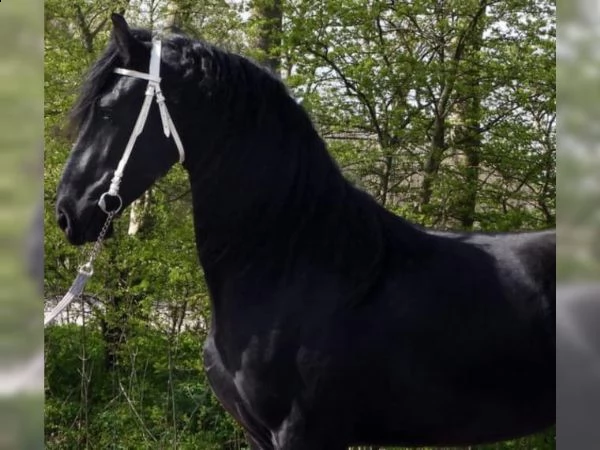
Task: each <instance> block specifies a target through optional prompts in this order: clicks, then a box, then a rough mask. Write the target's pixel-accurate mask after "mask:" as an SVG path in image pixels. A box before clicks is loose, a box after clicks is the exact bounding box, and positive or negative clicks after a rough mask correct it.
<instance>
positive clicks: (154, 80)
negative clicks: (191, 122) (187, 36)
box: [98, 39, 185, 214]
mask: <svg viewBox="0 0 600 450" xmlns="http://www.w3.org/2000/svg"><path fill="white" fill-rule="evenodd" d="M161 48H162V47H161V41H160V40H158V39H155V40H153V41H152V51H151V53H150V70H149V73H144V72H138V71H136V70H130V69H122V68H117V69H115V70H114V72H115V73H117V74H119V75H125V76H128V77H133V78H139V79H142V80H147V81H148V87H147V88H146V93H145V97H146V98H145V99H144V103H143V104H142V109H141V110H140V114H139V115H138V118H137V120H136V122H135V126H134V128H133V131H132V132H131V136H129V141H128V142H127V146H126V147H125V151H124V152H123V156H122V157H121V160H120V161H119V165H118V166H117V169H116V170H115V173H114V175H113V178H112V181H111V182H110V188H109V189H108V192H105V193H104V194H102V196H101V197H100V200H99V201H98V206H99V207H100V209H101V210H102V211H104V212H105V213H107V214H109V213H113V214H116V213H117V212H118V211H119V210H120V209H121V207H122V206H123V201H122V199H121V197H120V195H119V186H120V184H121V179H122V178H123V172H124V171H125V165H126V164H127V161H128V160H129V157H130V156H131V152H132V151H133V146H134V145H135V141H136V140H137V138H138V136H139V135H140V134H141V132H142V130H143V129H144V125H145V124H146V120H147V119H148V113H149V112H150V106H151V105H152V99H153V98H154V97H155V96H156V103H157V104H158V109H159V111H160V120H161V121H162V126H163V132H164V133H165V136H166V137H167V138H168V137H169V136H171V134H172V135H173V140H174V141H175V145H176V146H177V151H178V152H179V162H180V163H183V161H184V159H185V152H184V150H183V144H182V143H181V139H180V138H179V134H178V133H177V129H176V128H175V124H174V123H173V119H171V115H170V114H169V110H168V109H167V105H166V104H165V97H164V95H163V93H162V90H161V89H160V80H161V78H160V55H161ZM107 196H111V197H115V198H116V199H117V205H118V206H117V207H116V209H115V208H112V209H110V208H108V206H107V204H106V197H107Z"/></svg>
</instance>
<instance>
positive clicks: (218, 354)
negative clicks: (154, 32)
mask: <svg viewBox="0 0 600 450" xmlns="http://www.w3.org/2000/svg"><path fill="white" fill-rule="evenodd" d="M112 19H113V25H114V30H113V38H112V40H111V42H110V44H109V46H108V48H107V49H106V51H105V53H104V54H103V55H102V56H101V57H100V59H99V60H98V61H97V62H96V63H95V64H94V66H93V67H92V68H91V71H90V73H89V75H88V77H87V80H86V81H85V83H84V85H83V88H82V92H81V95H80V97H79V99H78V101H77V103H76V105H75V106H74V110H73V115H72V119H73V125H74V127H75V129H76V130H78V138H77V141H76V144H75V146H74V148H73V150H72V152H71V155H70V157H69V160H68V162H67V164H66V167H65V169H64V173H63V176H62V180H61V183H60V186H59V188H58V203H57V214H58V222H59V225H60V226H61V227H62V228H63V230H64V231H65V233H66V235H67V237H68V239H69V241H70V242H71V243H73V244H82V243H84V242H86V241H93V240H94V239H95V238H96V236H97V234H98V231H99V229H100V227H101V225H102V224H103V222H104V219H105V217H106V216H105V214H104V213H103V212H102V211H101V210H100V208H99V207H98V199H99V197H100V195H101V194H102V193H103V192H105V191H106V190H107V188H108V184H109V181H110V178H111V176H112V173H113V171H114V170H115V167H116V165H117V162H118V160H119V158H120V157H121V155H122V153H123V149H124V148H125V144H126V142H127V139H128V138H129V136H130V134H131V131H132V129H133V127H134V122H135V120H136V117H137V114H138V111H139V109H140V105H141V103H142V101H143V98H144V91H145V87H146V84H147V83H146V81H144V80H139V79H135V78H132V77H127V76H121V75H118V74H115V73H114V72H113V71H114V69H115V67H124V68H128V69H132V70H136V71H140V72H147V71H148V64H149V54H150V48H151V45H152V44H151V39H152V36H151V34H150V32H148V31H145V30H131V29H130V28H129V27H128V25H127V23H126V22H125V21H124V19H123V18H122V17H121V16H118V15H113V18H112ZM161 39H162V45H163V53H162V61H161V71H162V88H163V92H164V95H165V97H166V101H167V105H168V108H169V110H170V111H171V114H172V117H173V122H174V123H175V125H176V127H177V129H178V130H179V134H180V136H181V139H182V141H183V145H184V147H185V150H186V160H185V162H184V167H185V169H186V170H187V172H188V173H189V178H190V183H191V187H192V194H193V208H194V224H195V225H194V226H195V233H196V243H197V249H198V254H199V258H200V262H201V264H202V266H203V268H204V272H205V275H206V281H207V283H208V286H209V289H210V295H211V301H212V322H211V329H210V333H209V337H208V339H207V342H206V345H205V353H204V360H205V366H206V371H207V374H208V378H209V380H210V383H211V386H212V388H213V390H214V392H215V394H216V395H217V397H218V398H219V400H220V401H221V403H222V404H223V406H224V407H225V409H227V411H229V413H230V414H231V415H232V416H233V417H235V419H236V420H237V421H238V422H239V423H240V424H241V425H242V426H243V427H244V429H245V430H246V433H247V437H248V439H249V441H250V442H251V445H252V448H254V449H286V450H292V449H293V450H299V449H307V450H318V449H327V450H337V449H343V448H346V447H347V446H348V445H351V444H358V443H371V444H379V445H386V444H389V445H392V444H394V445H411V446H413V445H414V446H416V445H444V446H450V445H467V444H475V443H484V442H491V441H497V440H503V439H508V438H513V437H516V436H522V435H525V434H529V433H532V432H536V431H538V430H542V429H544V428H546V427H549V426H551V425H552V424H553V423H554V418H555V404H554V403H555V375H554V369H555V366H554V365H555V331H554V317H555V303H556V301H555V282H556V280H555V253H556V252H555V233H554V231H542V232H530V233H513V234H479V233H478V234H475V233H441V232H435V231H429V230H424V229H422V228H420V227H418V226H416V225H413V224H411V223H409V222H407V221H406V220H404V219H402V218H400V217H397V216H395V215H394V214H392V213H390V212H388V211H386V210H385V209H384V208H382V207H381V206H379V205H378V204H377V203H376V202H375V201H374V200H373V199H372V198H371V197H369V196H368V195H367V194H365V193H363V192H361V191H360V190H358V189H356V188H354V187H353V186H352V185H351V184H350V183H349V182H348V181H347V180H345V179H344V178H343V176H342V174H341V173H340V170H339V169H338V167H337V166H336V164H335V163H334V161H333V160H332V158H331V156H330V155H329V154H328V152H327V148H326V145H325V143H324V142H323V140H322V139H321V138H320V137H319V135H318V134H317V132H316V131H315V128H314V126H313V125H312V123H311V120H310V119H309V117H308V115H307V113H306V112H305V111H304V110H303V108H302V107H301V106H300V105H298V104H297V103H296V102H295V101H294V99H293V98H292V97H291V96H290V95H289V94H288V92H287V90H286V88H285V86H284V85H283V83H282V82H280V81H279V80H277V79H276V78H274V77H273V76H271V75H270V74H269V73H268V72H267V71H266V70H264V69H262V68H260V67H258V66H257V65H255V64H253V63H252V62H250V61H249V60H247V59H245V58H243V57H241V56H238V55H235V54H231V53H227V52H224V51H222V50H219V49H217V48H215V47H213V46H211V45H209V44H206V43H204V42H199V41H197V40H192V39H190V38H188V37H186V36H183V35H178V34H176V35H169V36H165V37H162V38H161ZM151 108H152V109H151V110H150V115H149V117H148V123H147V124H146V126H145V128H144V130H143V132H142V133H141V135H140V137H139V140H138V142H137V144H136V147H135V150H134V151H133V154H132V156H131V159H130V161H129V163H128V165H127V167H126V169H125V173H124V177H123V183H122V185H121V195H122V197H123V202H124V204H125V205H127V204H130V203H131V202H132V201H134V200H135V199H136V198H137V197H139V196H140V195H141V194H142V193H143V192H144V191H145V190H146V189H148V188H149V187H150V186H151V185H152V184H153V183H154V182H155V181H156V180H157V179H158V178H159V177H161V176H162V175H164V174H165V173H166V172H167V171H168V170H169V168H170V167H171V166H172V165H173V164H174V163H175V162H176V160H177V150H176V147H175V145H174V143H173V141H172V140H170V139H167V138H165V136H164V135H163V133H162V129H161V119H160V115H159V111H158V107H157V106H156V105H153V106H152V107H151Z"/></svg>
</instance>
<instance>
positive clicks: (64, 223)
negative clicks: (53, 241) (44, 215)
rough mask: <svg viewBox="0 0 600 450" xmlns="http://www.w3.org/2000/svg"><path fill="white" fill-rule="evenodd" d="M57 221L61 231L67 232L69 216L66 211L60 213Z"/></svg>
mask: <svg viewBox="0 0 600 450" xmlns="http://www.w3.org/2000/svg"><path fill="white" fill-rule="evenodd" d="M56 221H57V222H58V226H59V227H60V229H61V230H63V231H65V232H66V231H67V230H68V228H69V216H67V214H66V213H65V212H64V211H61V210H59V211H58V214H57V219H56Z"/></svg>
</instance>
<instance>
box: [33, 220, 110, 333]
mask: <svg viewBox="0 0 600 450" xmlns="http://www.w3.org/2000/svg"><path fill="white" fill-rule="evenodd" d="M117 212H118V210H116V211H111V212H109V213H108V216H107V217H106V221H105V222H104V225H103V226H102V229H101V230H100V233H99V234H98V239H96V242H94V245H93V247H92V248H91V249H90V251H89V253H88V256H87V261H86V262H85V263H83V264H82V265H81V266H79V270H78V271H77V276H76V277H75V281H73V284H72V285H71V287H70V288H69V290H68V291H67V293H66V294H65V295H64V297H63V298H62V300H61V301H60V302H58V304H57V305H56V306H55V307H54V308H53V309H52V311H50V313H49V314H48V315H47V316H44V326H46V325H48V324H49V323H50V322H52V321H53V320H54V319H55V318H56V316H58V315H59V314H60V313H61V312H62V311H63V310H64V309H65V308H66V307H67V306H69V304H70V303H71V302H72V301H73V300H74V299H76V298H77V297H79V296H80V295H81V294H82V293H83V288H84V287H85V285H86V283H87V281H88V280H89V279H90V277H91V276H92V275H93V274H94V260H95V259H96V257H97V256H98V253H99V252H100V249H101V248H102V243H103V242H104V238H105V236H106V232H107V231H108V227H109V226H110V223H111V222H112V219H113V217H114V216H115V214H116V213H117Z"/></svg>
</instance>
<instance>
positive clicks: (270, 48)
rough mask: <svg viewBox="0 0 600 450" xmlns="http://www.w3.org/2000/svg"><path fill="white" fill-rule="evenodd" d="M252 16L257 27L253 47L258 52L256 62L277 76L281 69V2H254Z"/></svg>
mask: <svg viewBox="0 0 600 450" xmlns="http://www.w3.org/2000/svg"><path fill="white" fill-rule="evenodd" d="M253 16H254V19H255V20H256V23H257V26H258V29H257V37H256V45H255V46H256V48H257V49H258V50H259V53H258V57H257V59H258V62H260V63H261V64H263V65H264V66H265V67H267V68H268V69H269V70H270V71H271V72H273V73H274V74H276V75H279V69H280V67H281V55H280V51H279V47H280V45H281V32H282V22H283V9H282V5H281V0H255V1H254V5H253Z"/></svg>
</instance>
